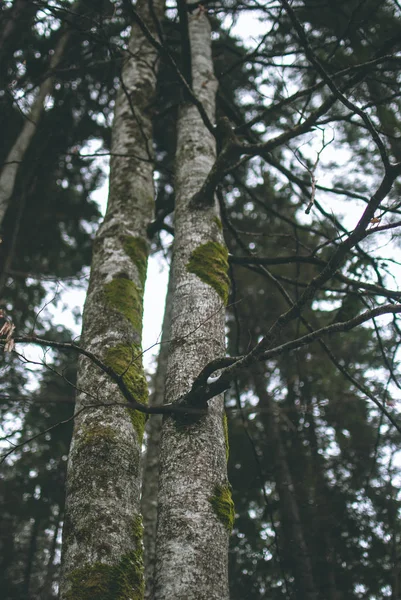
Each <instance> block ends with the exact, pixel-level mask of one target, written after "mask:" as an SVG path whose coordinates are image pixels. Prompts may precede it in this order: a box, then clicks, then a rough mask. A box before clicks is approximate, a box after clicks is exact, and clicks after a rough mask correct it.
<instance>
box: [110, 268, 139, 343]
mask: <svg viewBox="0 0 401 600" xmlns="http://www.w3.org/2000/svg"><path fill="white" fill-rule="evenodd" d="M104 294H105V299H106V302H107V304H108V305H109V306H110V307H111V308H113V309H114V310H116V311H118V312H119V313H121V314H122V315H124V317H125V318H126V319H128V321H130V322H131V324H132V326H133V327H134V329H135V331H136V332H137V333H138V334H140V332H141V331H142V296H141V294H140V293H139V291H138V288H137V287H136V285H135V283H134V282H133V281H130V280H129V279H125V278H123V277H119V278H117V279H113V280H112V281H110V282H109V283H107V284H106V285H105V286H104Z"/></svg>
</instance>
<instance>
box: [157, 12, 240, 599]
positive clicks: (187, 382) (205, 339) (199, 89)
mask: <svg viewBox="0 0 401 600" xmlns="http://www.w3.org/2000/svg"><path fill="white" fill-rule="evenodd" d="M188 20H189V38H190V44H191V65H192V80H193V89H194V93H195V94H196V96H197V97H198V98H199V99H200V100H201V101H202V103H203V106H204V108H205V109H206V112H207V114H208V116H209V118H210V119H211V120H212V122H213V120H214V112H215V95H216V88H217V84H216V79H215V76H214V73H213V63H212V57H211V41H210V40H211V31H210V24H209V22H208V19H207V16H206V15H205V13H204V11H203V10H202V8H200V9H199V10H195V11H193V13H191V14H190V15H188ZM214 160H215V140H214V138H213V136H212V135H211V134H210V133H209V132H208V131H207V129H206V128H205V126H204V124H203V121H202V120H201V118H200V115H199V112H198V110H197V108H195V107H194V106H193V105H191V104H183V105H182V106H181V109H180V111H179V118H178V140H177V153H176V171H175V192H176V209H175V221H174V228H175V236H174V248H173V261H172V273H173V275H172V276H173V285H174V297H173V312H172V326H171V327H172V331H171V335H172V340H173V341H172V342H171V344H170V350H169V360H168V367H167V377H166V401H167V402H176V401H177V400H179V398H180V397H181V396H182V395H183V394H185V393H186V392H188V391H189V389H190V388H191V385H192V382H193V381H194V379H195V377H196V376H197V375H198V373H199V372H200V370H201V369H202V368H203V367H204V366H205V365H206V364H207V363H208V362H209V361H210V360H212V359H214V358H216V357H220V356H223V355H224V304H225V302H226V301H227V296H228V278H227V251H226V248H225V246H224V242H223V237H222V232H221V224H220V220H219V218H218V207H217V205H216V202H215V201H214V202H213V204H212V205H209V206H202V207H200V206H194V204H193V203H191V198H192V197H193V195H194V194H195V193H196V192H198V191H199V189H200V188H201V186H202V184H203V182H204V180H205V178H206V176H207V175H208V173H209V171H210V169H211V167H212V165H213V163H214ZM224 430H225V428H224V406H223V397H222V396H219V397H216V398H213V399H212V400H211V401H210V402H209V407H208V413H207V415H206V416H205V415H202V416H200V417H199V416H198V418H195V419H194V420H192V421H191V419H189V420H186V419H185V418H182V417H181V418H166V419H165V421H164V424H163V431H162V442H161V450H160V479H159V486H160V487H159V500H158V505H159V514H158V530H157V540H156V546H157V548H156V553H157V561H156V588H155V596H154V598H155V600H167V599H169V600H170V599H171V598H174V600H193V599H195V598H196V600H203V599H205V600H206V599H207V600H211V599H213V598H215V599H219V600H224V599H226V598H228V577H227V562H228V561H227V553H228V537H229V532H230V530H231V528H232V523H233V518H234V507H233V504H232V500H231V493H230V488H229V485H228V481H227V465H226V444H225V435H224Z"/></svg>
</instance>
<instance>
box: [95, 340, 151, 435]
mask: <svg viewBox="0 0 401 600" xmlns="http://www.w3.org/2000/svg"><path fill="white" fill-rule="evenodd" d="M104 362H105V363H106V365H107V366H109V367H111V368H112V369H113V371H114V372H115V373H117V375H122V376H123V381H124V383H125V385H126V386H127V388H128V390H129V392H130V393H131V395H132V397H133V398H134V399H135V400H136V401H137V402H140V403H141V404H147V403H148V398H149V394H148V384H147V381H146V378H145V375H144V372H143V367H142V356H141V351H140V348H139V347H138V346H136V345H135V344H133V345H132V346H125V345H124V344H118V345H117V346H115V347H114V348H109V349H108V350H107V352H106V355H105V358H104ZM127 410H128V412H129V413H130V416H131V421H132V425H133V426H134V429H135V431H136V432H137V434H138V439H139V441H140V442H142V438H143V432H144V429H145V423H146V415H145V414H144V413H142V412H139V411H138V410H134V409H132V408H128V409H127Z"/></svg>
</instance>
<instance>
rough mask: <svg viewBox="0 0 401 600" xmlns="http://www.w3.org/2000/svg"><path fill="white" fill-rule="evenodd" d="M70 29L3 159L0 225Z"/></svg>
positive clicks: (65, 29)
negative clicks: (48, 74)
mask: <svg viewBox="0 0 401 600" xmlns="http://www.w3.org/2000/svg"><path fill="white" fill-rule="evenodd" d="M79 3H80V0H78V2H77V3H76V4H75V5H74V6H73V7H72V11H73V12H77V10H78V5H79ZM71 31H72V29H71V27H70V26H69V25H63V26H62V31H61V35H60V38H59V40H58V43H57V45H56V47H55V49H54V54H53V55H52V57H51V59H50V63H49V71H50V76H49V77H47V78H46V79H45V80H44V81H43V82H42V83H41V85H40V86H39V90H38V93H37V95H36V97H35V99H34V101H33V103H32V107H31V109H30V111H29V113H28V114H27V115H26V116H25V121H24V124H23V126H22V129H21V131H20V133H19V135H18V137H17V139H16V140H15V142H14V144H13V146H12V148H11V150H10V151H9V153H8V155H7V157H6V159H5V161H4V167H3V169H2V171H1V174H0V225H1V224H2V223H3V221H4V216H5V214H6V211H7V208H8V205H9V202H10V200H11V197H12V195H13V192H14V187H15V181H16V178H17V173H18V169H19V166H20V164H21V162H22V161H23V159H24V156H25V153H26V151H27V150H28V148H29V145H30V143H31V141H32V138H33V136H34V134H35V132H36V128H37V126H38V123H39V121H40V119H41V117H42V114H43V112H44V110H45V101H46V97H47V96H48V95H49V94H50V93H51V92H52V90H53V84H54V76H53V74H52V73H53V71H54V69H56V68H57V66H58V65H59V64H60V62H61V60H62V58H63V56H64V52H65V49H66V46H67V44H68V40H69V38H70V35H71Z"/></svg>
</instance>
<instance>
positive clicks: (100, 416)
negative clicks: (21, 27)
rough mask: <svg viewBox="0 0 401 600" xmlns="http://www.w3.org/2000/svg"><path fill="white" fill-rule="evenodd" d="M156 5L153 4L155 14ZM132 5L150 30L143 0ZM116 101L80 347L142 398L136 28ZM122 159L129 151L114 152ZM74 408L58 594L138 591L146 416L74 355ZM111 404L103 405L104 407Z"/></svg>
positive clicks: (141, 56)
mask: <svg viewBox="0 0 401 600" xmlns="http://www.w3.org/2000/svg"><path fill="white" fill-rule="evenodd" d="M162 6H163V5H162V2H161V1H160V2H159V1H156V0H154V2H153V7H154V10H155V11H156V14H158V15H159V16H161V15H160V13H161V10H162ZM137 11H138V13H139V14H140V15H141V17H142V19H143V20H144V21H145V23H146V24H147V26H148V28H149V29H150V30H151V31H154V28H155V25H154V20H153V19H152V16H151V14H150V11H149V6H148V1H147V0H141V1H140V2H138V4H137ZM129 50H130V51H129V54H128V56H127V59H126V61H125V63H124V65H123V70H122V82H123V83H122V85H121V87H120V89H119V92H118V97H117V101H116V108H115V116H114V124H113V132H112V158H111V165H110V189H109V200H108V206H107V212H106V216H105V220H104V222H103V224H102V226H101V227H100V229H99V231H98V234H97V236H96V239H95V243H94V251H93V261H92V269H91V278H90V283H89V290H88V295H87V299H86V303H85V309H84V316H83V332H82V339H81V344H82V346H83V347H84V348H86V349H87V350H90V351H91V352H93V353H94V354H96V355H98V356H100V357H101V358H102V360H103V361H104V362H105V363H106V364H108V365H109V366H110V367H112V368H113V369H114V370H115V371H116V372H117V373H119V374H121V375H122V377H123V380H124V381H125V384H126V385H127V387H128V388H129V389H130V391H131V393H132V394H133V395H134V397H135V398H136V399H137V400H138V401H140V402H146V401H147V383H146V379H145V376H144V372H143V368H142V360H141V358H138V357H140V350H141V333H142V302H143V289H144V284H145V278H146V268H147V254H148V242H147V237H146V227H147V225H148V223H149V222H150V221H151V219H152V216H153V210H154V203H153V200H154V190H153V169H152V168H153V163H152V156H151V151H152V123H151V115H150V111H149V106H150V102H151V101H152V97H153V95H154V92H155V86H156V65H157V62H158V56H157V53H156V51H155V50H154V48H153V47H152V46H151V45H150V44H149V43H148V41H147V39H146V37H145V36H144V35H143V34H142V32H141V31H140V30H139V28H138V27H136V26H133V27H132V32H131V37H130V42H129ZM121 155H128V156H121ZM77 388H78V394H77V410H79V409H80V408H82V407H84V406H86V405H89V406H88V408H87V409H86V410H84V411H83V412H81V413H80V414H79V416H78V417H77V418H76V419H75V424H74V433H73V438H72V444H71V450H70V456H69V464H68V473H67V498H66V517H65V523H64V536H63V577H62V583H61V599H62V600H67V599H68V600H73V599H74V600H75V599H76V598H88V599H89V598H106V597H107V598H109V597H110V598H135V599H139V598H141V597H142V596H143V588H144V582H143V557H142V521H141V517H140V514H139V513H140V484H141V481H140V454H141V444H142V436H143V430H144V425H145V418H144V415H143V414H142V413H139V412H138V411H132V410H130V409H127V408H123V407H118V406H116V405H115V403H116V402H122V403H124V402H125V401H124V398H123V397H122V396H121V394H119V393H118V390H117V389H116V386H115V384H113V383H112V382H111V380H110V379H109V378H108V377H107V376H105V375H104V374H103V373H102V372H100V371H99V369H97V367H96V366H95V365H94V364H93V363H91V362H90V361H89V360H88V359H86V358H83V359H82V360H80V361H79V368H78V381H77ZM105 403H110V404H111V406H110V408H107V407H105V406H104V404H105Z"/></svg>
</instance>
